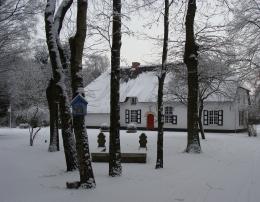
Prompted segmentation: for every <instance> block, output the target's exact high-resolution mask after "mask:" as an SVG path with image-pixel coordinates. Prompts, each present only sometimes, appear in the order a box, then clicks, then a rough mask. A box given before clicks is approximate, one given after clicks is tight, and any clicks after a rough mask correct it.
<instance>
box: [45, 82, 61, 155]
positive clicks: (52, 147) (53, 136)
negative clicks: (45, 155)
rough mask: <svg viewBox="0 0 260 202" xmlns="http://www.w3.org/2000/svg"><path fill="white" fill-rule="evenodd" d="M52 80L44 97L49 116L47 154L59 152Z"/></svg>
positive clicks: (56, 109) (54, 92)
mask: <svg viewBox="0 0 260 202" xmlns="http://www.w3.org/2000/svg"><path fill="white" fill-rule="evenodd" d="M55 86H56V85H55V83H54V81H53V79H51V80H50V82H49V85H48V87H47V89H46V97H47V101H48V106H49V114H50V144H49V149H48V151H49V152H56V151H59V150H60V149H59V128H58V106H57V103H56V101H57V100H56V94H57V93H56V91H55Z"/></svg>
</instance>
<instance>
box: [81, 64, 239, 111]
mask: <svg viewBox="0 0 260 202" xmlns="http://www.w3.org/2000/svg"><path fill="white" fill-rule="evenodd" d="M148 69H149V68H148ZM129 70H130V69H129ZM122 71H126V72H125V73H124V74H123V75H121V78H122V79H121V81H120V102H125V101H126V99H127V98H128V97H137V99H138V102H156V101H157V91H158V78H157V76H156V74H157V71H156V69H155V68H154V67H151V68H150V69H149V70H147V68H146V69H144V70H142V71H140V72H138V73H136V72H132V71H131V70H130V71H127V70H122ZM122 71H121V73H122ZM134 74H135V75H134ZM172 79H173V75H172V73H171V72H170V73H168V74H167V76H166V78H165V84H164V86H165V91H166V92H168V91H167V89H168V88H169V87H170V85H172V84H174V82H172ZM184 88H185V87H184ZM220 88H221V89H222V90H221V93H216V94H211V95H210V96H208V98H207V99H206V101H222V102H223V101H232V100H234V98H235V95H236V92H237V88H238V83H237V82H235V81H234V80H232V81H230V82H225V83H223V84H221V86H220ZM85 93H86V99H87V101H88V103H89V104H88V112H89V113H109V112H110V109H109V108H110V70H107V71H106V72H104V73H103V74H101V75H100V76H99V77H98V78H97V79H95V80H94V81H93V82H91V83H90V84H89V85H88V86H87V87H86V88H85ZM164 100H165V101H176V100H177V101H178V98H177V97H176V96H174V95H173V94H167V93H166V95H165V96H164Z"/></svg>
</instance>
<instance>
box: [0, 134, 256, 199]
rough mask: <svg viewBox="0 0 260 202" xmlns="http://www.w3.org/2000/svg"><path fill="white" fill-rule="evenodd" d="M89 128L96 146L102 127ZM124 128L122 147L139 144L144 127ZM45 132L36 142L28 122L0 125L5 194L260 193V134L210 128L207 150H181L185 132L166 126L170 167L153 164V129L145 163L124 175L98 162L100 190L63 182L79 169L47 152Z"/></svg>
mask: <svg viewBox="0 0 260 202" xmlns="http://www.w3.org/2000/svg"><path fill="white" fill-rule="evenodd" d="M88 132H89V138H90V144H91V151H95V150H96V146H97V143H96V135H97V134H98V131H97V130H89V131H88ZM121 134H122V137H121V138H122V143H121V144H122V151H124V152H126V151H129V152H133V151H137V150H138V136H139V135H140V132H138V133H137V134H126V133H125V132H124V131H123V132H122V133H121ZM45 139H47V140H48V129H44V130H43V131H41V134H40V136H38V138H37V139H36V142H35V146H34V147H30V146H28V144H29V137H28V132H27V130H20V129H12V130H9V129H0V162H1V163H0V202H46V201H50V202H72V201H73V202H76V201H77V202H83V201H84V202H86V201H87V202H102V201H106V202H112V201H113V202H114V201H115V202H130V201H131V202H174V201H176V202H180V201H181V202H182V201H184V202H220V201H221V202H259V201H260V136H259V137H256V138H254V137H251V138H249V137H247V136H246V134H242V133H241V134H208V135H207V140H206V141H203V142H202V149H203V153H202V154H199V155H194V154H193V155H191V154H185V153H182V151H183V150H184V148H185V144H186V134H185V133H176V132H167V133H166V134H165V150H164V157H165V159H164V163H165V164H164V168H163V169H161V170H155V169H154V164H155V159H156V133H155V132H149V133H148V162H147V164H123V176H122V177H119V178H110V177H108V175H107V173H108V165H107V164H104V163H96V164H94V165H93V167H94V173H95V177H96V182H97V188H96V189H95V190H67V189H66V188H65V182H66V181H74V180H77V179H78V172H73V173H66V172H65V166H64V163H65V161H64V156H63V153H62V152H56V153H48V152H47V148H48V143H45V142H44V141H45ZM107 141H108V139H107ZM106 144H107V145H108V142H107V143H106ZM116 190H118V192H117V194H115V191H116Z"/></svg>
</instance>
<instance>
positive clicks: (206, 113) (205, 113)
mask: <svg viewBox="0 0 260 202" xmlns="http://www.w3.org/2000/svg"><path fill="white" fill-rule="evenodd" d="M208 114H209V111H208V110H204V111H203V124H204V125H209V116H208Z"/></svg>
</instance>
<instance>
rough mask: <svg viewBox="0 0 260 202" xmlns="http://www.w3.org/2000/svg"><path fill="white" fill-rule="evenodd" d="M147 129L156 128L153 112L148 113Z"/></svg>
mask: <svg viewBox="0 0 260 202" xmlns="http://www.w3.org/2000/svg"><path fill="white" fill-rule="evenodd" d="M147 129H149V130H153V129H154V115H153V114H148V115H147Z"/></svg>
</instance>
